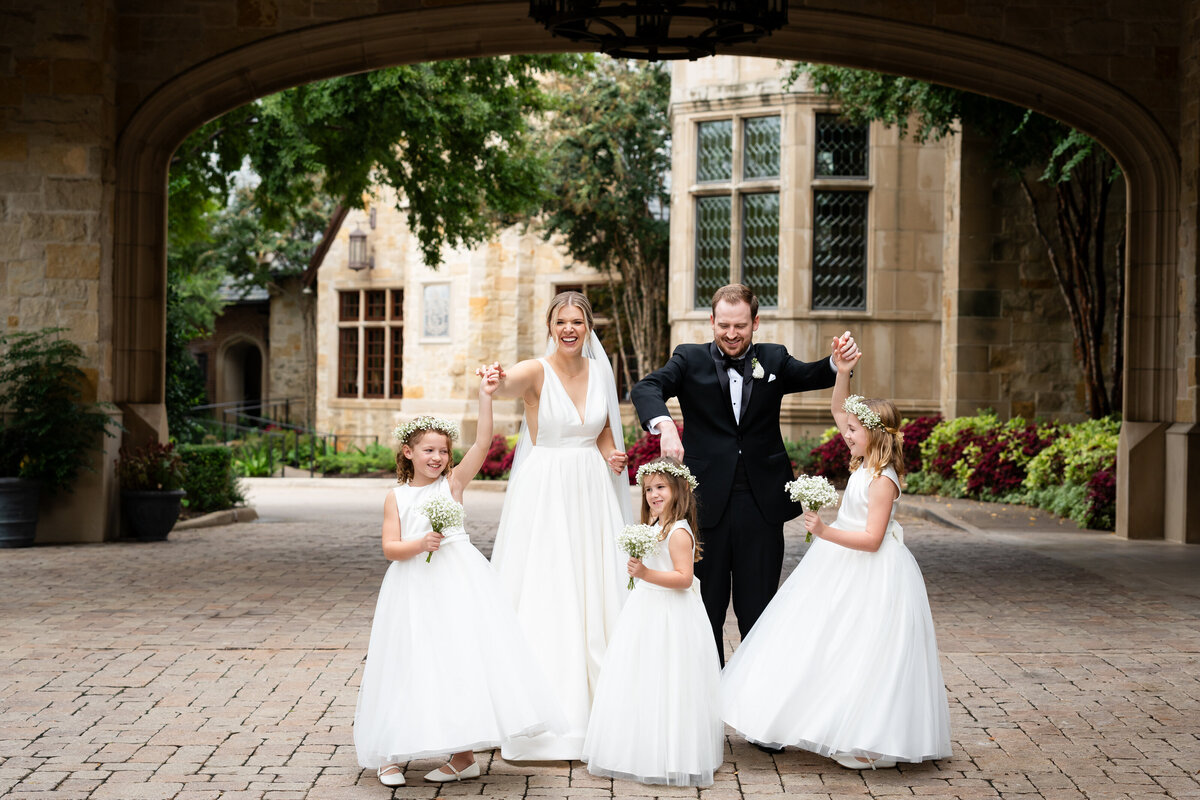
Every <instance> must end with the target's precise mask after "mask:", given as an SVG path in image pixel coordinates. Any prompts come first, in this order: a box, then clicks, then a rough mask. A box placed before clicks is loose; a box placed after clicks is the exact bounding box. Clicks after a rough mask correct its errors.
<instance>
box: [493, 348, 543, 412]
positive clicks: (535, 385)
mask: <svg viewBox="0 0 1200 800" xmlns="http://www.w3.org/2000/svg"><path fill="white" fill-rule="evenodd" d="M542 376H543V373H542V365H541V364H540V363H538V361H537V359H533V358H531V359H527V360H525V361H519V362H517V363H516V364H514V365H513V366H512V367H511V368H510V369H508V370H504V369H501V370H500V387H499V388H498V389H496V394H495V395H494V396H495V397H507V398H514V397H520V398H522V399H524V400H525V401H526V402H530V403H537V400H538V397H539V396H540V395H541V392H542Z"/></svg>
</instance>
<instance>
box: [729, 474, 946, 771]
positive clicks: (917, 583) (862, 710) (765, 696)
mask: <svg viewBox="0 0 1200 800" xmlns="http://www.w3.org/2000/svg"><path fill="white" fill-rule="evenodd" d="M874 477H875V476H874V475H873V474H872V472H871V470H869V469H867V468H866V467H860V468H859V469H858V470H856V471H855V472H854V474H853V475H851V476H850V481H849V483H848V485H847V486H846V491H845V494H844V495H843V496H842V504H841V507H840V508H839V509H838V517H837V520H836V521H835V522H834V523H833V525H832V527H834V528H838V529H841V530H852V531H853V530H859V531H861V530H864V529H865V528H866V523H867V489H868V487H869V486H870V485H871V480H872V478H874ZM878 480H890V481H892V482H894V483H895V484H896V486H897V487H899V485H900V480H899V478H898V477H897V476H896V472H895V470H893V469H892V468H891V467H887V468H886V469H884V470H883V472H882V474H881V475H880V476H879V478H878ZM892 517H893V518H892V519H889V521H888V530H887V533H886V534H884V537H883V543H882V544H881V545H880V547H879V550H878V551H876V552H874V553H869V552H864V551H861V550H851V549H849V548H846V547H842V546H841V545H838V544H834V543H833V542H830V541H827V540H825V539H821V538H816V539H815V540H814V541H813V543H812V545H811V546H810V547H809V549H808V552H807V553H806V554H805V555H804V558H803V560H801V562H800V564H799V565H798V566H797V567H796V569H795V570H794V571H793V572H792V574H791V575H790V576H789V577H788V579H787V580H786V581H785V582H784V584H783V586H782V587H780V589H779V593H778V594H776V595H775V598H774V599H773V600H772V601H771V604H770V605H769V606H767V608H766V610H765V611H764V612H763V614H762V616H761V617H759V619H758V622H757V623H755V625H754V628H753V630H751V631H750V633H749V635H748V636H747V637H746V639H745V641H743V642H742V644H741V646H740V647H738V649H737V651H736V652H735V653H734V654H733V658H731V659H730V660H729V663H728V664H727V665H726V667H725V671H724V673H723V674H722V676H721V710H722V714H721V716H722V718H723V719H724V720H725V721H726V722H727V723H729V724H730V725H731V726H732V727H733V728H734V729H735V730H737V732H738V733H740V734H741V735H742V736H745V737H746V738H747V739H749V740H750V741H752V742H756V743H758V744H763V745H767V746H770V747H782V746H784V745H796V746H798V747H802V748H804V749H805V750H811V751H813V752H816V753H820V754H822V755H826V756H833V755H837V754H849V755H853V756H861V757H865V758H869V759H875V760H885V761H886V760H894V761H910V762H915V761H927V760H931V759H938V758H947V757H949V755H950V714H949V708H948V706H947V703H946V688H945V684H944V683H943V681H942V670H941V666H940V665H939V664H938V653H937V639H936V637H935V635H934V629H933V618H932V616H931V615H930V613H929V599H928V597H927V596H926V593H925V582H924V580H923V579H922V577H921V569H920V567H919V566H917V562H916V559H914V558H913V556H912V553H910V552H909V550H908V548H907V547H905V546H904V532H903V530H902V529H901V527H900V525H898V524H897V523H896V521H895V519H894V517H895V506H893V507H892Z"/></svg>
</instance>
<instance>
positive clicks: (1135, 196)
mask: <svg viewBox="0 0 1200 800" xmlns="http://www.w3.org/2000/svg"><path fill="white" fill-rule="evenodd" d="M791 14H792V22H791V24H790V25H789V26H788V27H787V28H785V29H784V30H782V31H779V32H778V33H776V34H775V35H773V36H771V37H768V38H767V39H764V40H762V41H761V42H759V43H758V44H755V45H750V46H742V47H737V48H733V49H731V50H730V51H729V52H730V54H733V55H757V56H765V57H775V58H798V57H801V58H805V59H809V60H817V61H828V62H830V63H838V64H844V65H847V66H856V67H864V68H869V69H880V70H884V71H888V72H893V73H902V74H907V75H912V76H914V77H918V78H923V79H927V80H937V81H939V82H943V83H949V84H952V85H955V86H958V87H960V88H963V89H969V90H972V91H981V92H984V93H987V94H991V95H993V96H997V97H1001V98H1003V99H1006V100H1009V101H1011V102H1014V103H1019V104H1021V105H1026V106H1029V107H1032V108H1036V109H1038V110H1041V111H1044V112H1045V113H1047V114H1050V115H1052V116H1054V117H1057V118H1059V119H1062V120H1064V121H1066V122H1068V123H1069V124H1071V125H1074V126H1076V127H1079V128H1080V129H1081V130H1084V131H1086V132H1089V133H1091V134H1092V135H1094V136H1096V138H1098V139H1099V140H1100V141H1101V142H1102V143H1104V145H1105V146H1106V147H1108V148H1109V149H1110V151H1111V152H1113V154H1114V155H1115V156H1116V157H1117V160H1118V162H1119V163H1121V165H1122V167H1123V168H1124V169H1125V170H1126V175H1127V180H1128V183H1129V204H1130V209H1131V212H1132V213H1131V215H1130V225H1129V235H1128V252H1129V259H1128V264H1129V275H1130V278H1129V290H1128V292H1127V297H1128V303H1129V306H1128V311H1127V317H1126V320H1127V322H1126V324H1127V327H1128V335H1127V342H1128V344H1127V347H1128V351H1129V354H1130V357H1127V359H1126V363H1127V364H1128V365H1130V366H1129V367H1127V381H1126V383H1127V391H1126V397H1127V399H1126V402H1127V418H1130V419H1172V418H1173V416H1174V394H1175V392H1174V386H1175V368H1174V348H1173V347H1172V346H1170V342H1171V341H1172V340H1173V337H1174V336H1175V334H1176V326H1177V324H1178V323H1177V315H1176V311H1175V309H1174V304H1173V303H1172V302H1171V301H1172V298H1173V297H1174V293H1175V289H1176V286H1175V272H1176V270H1175V261H1176V258H1177V251H1176V248H1175V241H1176V240H1175V237H1176V235H1177V226H1178V209H1177V203H1178V191H1179V186H1178V181H1179V174H1178V170H1179V167H1178V154H1177V152H1176V149H1175V148H1174V146H1173V145H1172V143H1171V141H1170V139H1169V137H1168V136H1167V135H1166V134H1165V132H1164V131H1163V130H1162V127H1161V125H1159V123H1158V122H1157V120H1156V119H1155V118H1154V116H1153V114H1151V113H1150V112H1149V111H1147V110H1146V109H1145V108H1144V107H1142V106H1141V105H1140V104H1139V103H1138V102H1136V100H1134V99H1133V98H1131V97H1130V96H1128V95H1127V94H1126V93H1124V92H1123V91H1121V90H1120V89H1118V88H1116V87H1114V86H1112V85H1110V84H1107V83H1105V82H1103V81H1100V80H1098V79H1096V78H1094V77H1092V76H1090V75H1088V74H1086V73H1082V72H1079V71H1078V70H1075V69H1073V68H1071V67H1068V66H1065V65H1063V64H1060V63H1058V62H1055V61H1053V60H1051V59H1049V58H1046V57H1044V56H1041V55H1038V54H1035V53H1031V52H1029V51H1026V50H1023V49H1021V48H1019V47H1015V46H1012V45H1005V44H999V43H996V42H992V41H988V40H982V39H977V38H974V37H970V36H966V35H963V34H958V33H953V32H948V31H943V30H939V29H936V28H929V27H924V26H920V25H914V24H911V23H901V22H895V21H892V20H888V19H885V18H882V17H871V16H866V15H862V14H853V13H846V12H835V11H817V10H810V9H805V8H792V9H791ZM468 15H469V19H470V20H471V23H470V26H469V27H468V26H465V25H464V19H465V18H468ZM563 44H564V43H563V42H561V41H560V40H554V39H552V38H550V37H549V36H548V35H546V34H545V33H544V32H542V31H541V30H540V29H538V28H536V26H534V25H533V24H532V23H530V21H529V20H528V19H527V18H526V6H525V5H523V4H520V3H514V2H496V3H492V2H481V3H476V4H473V6H469V7H468V6H461V5H460V6H454V7H449V8H446V7H442V8H426V9H418V10H413V11H404V12H396V13H393V14H385V15H378V16H372V17H367V18H359V19H355V20H348V21H345V22H339V23H332V24H327V25H322V26H314V27H311V28H305V29H300V30H295V31H290V32H287V33H281V34H278V35H276V36H272V37H269V38H267V39H263V40H260V41H258V42H255V43H252V44H249V45H244V46H242V47H239V48H237V49H235V50H231V51H230V52H228V53H225V54H222V55H220V56H217V57H215V58H213V59H210V60H208V61H206V62H204V63H202V64H199V65H197V66H196V67H194V68H192V69H190V70H188V71H187V72H185V73H182V74H180V75H179V76H177V77H176V78H174V79H173V80H171V81H169V82H168V83H167V84H165V85H163V86H162V87H160V88H159V89H158V90H156V91H155V92H154V93H153V94H151V95H150V96H149V97H147V98H146V100H145V101H144V102H143V103H142V104H141V106H140V107H139V108H138V109H137V110H136V111H135V112H134V114H133V115H132V116H131V118H130V119H129V121H128V123H127V124H126V125H125V127H124V129H123V131H122V133H121V135H120V137H119V139H118V142H117V155H116V162H117V181H118V183H117V207H116V218H117V219H116V246H115V250H114V258H115V262H116V263H115V265H114V279H113V287H114V292H113V295H114V298H113V299H114V350H115V352H114V366H115V369H114V372H115V374H114V391H115V399H117V400H118V401H125V402H151V403H154V402H158V403H161V402H162V391H163V380H162V368H161V358H162V341H163V338H162V337H163V333H162V331H163V310H162V297H163V296H164V292H165V264H164V262H165V258H164V252H165V227H166V219H165V216H166V215H165V194H166V172H167V163H168V160H169V158H170V156H171V154H172V152H173V151H174V149H175V147H177V146H178V144H179V142H181V141H182V140H183V138H185V137H186V135H187V134H188V133H189V132H190V131H191V130H193V129H194V128H196V127H197V126H199V125H200V124H202V123H203V122H205V121H207V120H209V119H212V118H214V117H216V116H218V115H220V114H221V113H224V112H225V111H228V110H230V109H232V108H235V107H237V106H239V105H242V104H244V103H246V102H249V101H251V100H253V99H255V98H257V97H261V96H263V95H265V94H269V93H271V92H274V91H279V90H282V89H284V88H287V87H289V86H293V85H297V84H300V83H305V82H308V81H312V80H318V79H322V78H328V77H333V76H336V75H341V74H348V73H353V72H360V71H365V70H369V69H376V68H381V67H385V66H389V65H393V64H399V63H412V62H417V61H422V60H429V59H431V58H456V57H472V56H484V55H496V54H503V53H512V52H520V53H529V52H551V51H557V50H562V49H566V48H563V47H562V45H563ZM147 343H151V344H147ZM1133 364H1137V365H1138V366H1137V367H1134V366H1132V365H1133ZM1140 372H1147V374H1145V375H1142V374H1139V373H1140ZM1129 378H1134V380H1130V379H1129Z"/></svg>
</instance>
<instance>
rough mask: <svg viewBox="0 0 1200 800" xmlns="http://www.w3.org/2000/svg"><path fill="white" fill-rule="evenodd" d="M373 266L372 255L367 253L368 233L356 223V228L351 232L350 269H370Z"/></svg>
mask: <svg viewBox="0 0 1200 800" xmlns="http://www.w3.org/2000/svg"><path fill="white" fill-rule="evenodd" d="M373 266H374V264H372V263H371V258H370V256H369V255H367V234H366V233H364V232H363V231H361V230H360V229H359V227H358V223H355V224H354V230H353V231H352V232H351V233H350V269H353V270H360V269H370V268H371V267H373Z"/></svg>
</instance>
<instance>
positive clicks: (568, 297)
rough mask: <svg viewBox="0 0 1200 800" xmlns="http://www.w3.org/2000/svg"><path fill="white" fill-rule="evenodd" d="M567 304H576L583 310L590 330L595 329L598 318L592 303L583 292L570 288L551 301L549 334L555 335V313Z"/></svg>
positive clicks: (548, 313) (547, 322) (547, 314)
mask: <svg viewBox="0 0 1200 800" xmlns="http://www.w3.org/2000/svg"><path fill="white" fill-rule="evenodd" d="M566 306H574V307H575V308H578V309H579V310H580V311H582V312H583V321H584V322H585V323H587V327H588V330H589V331H591V330H595V328H596V320H595V318H594V317H593V315H592V304H591V303H589V302H588V299H587V297H585V296H584V294H583V292H576V291H574V290H569V291H566V292H559V293H558V294H556V295H554V299H553V300H551V301H550V308H548V309H546V333H547V334H548V335H551V336H553V335H554V315H555V314H557V313H558V310H559V309H560V308H564V307H566Z"/></svg>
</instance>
